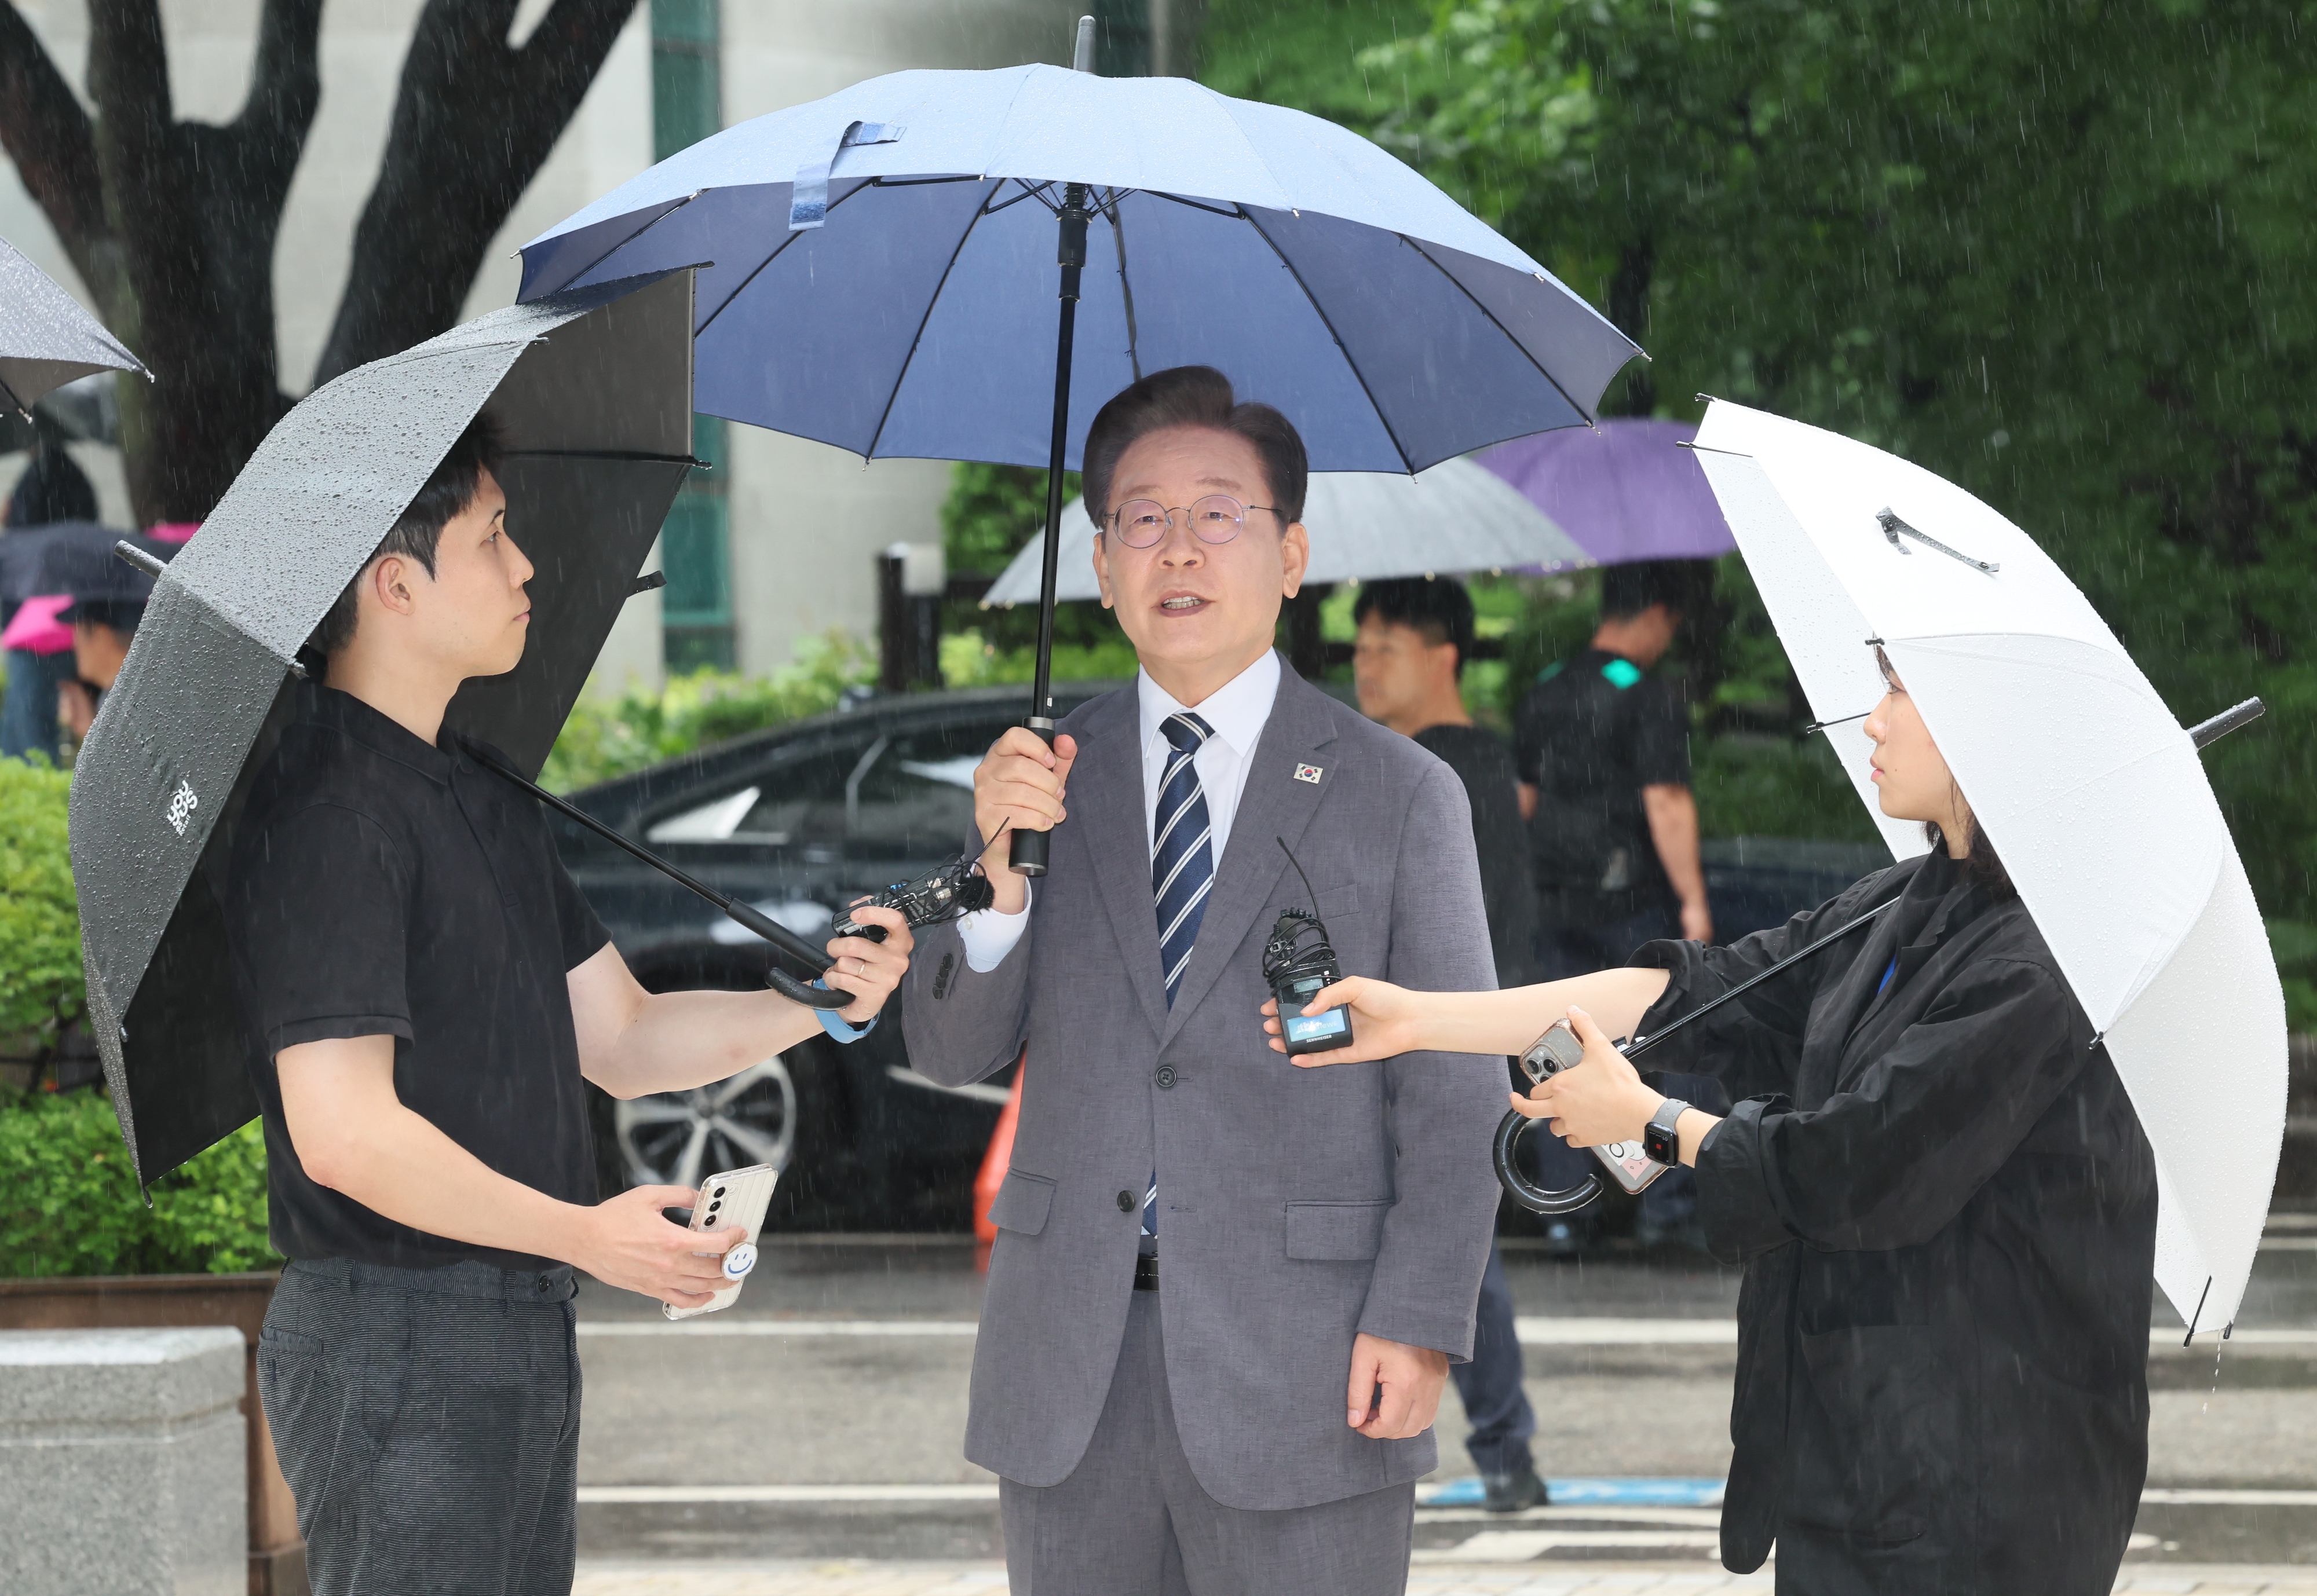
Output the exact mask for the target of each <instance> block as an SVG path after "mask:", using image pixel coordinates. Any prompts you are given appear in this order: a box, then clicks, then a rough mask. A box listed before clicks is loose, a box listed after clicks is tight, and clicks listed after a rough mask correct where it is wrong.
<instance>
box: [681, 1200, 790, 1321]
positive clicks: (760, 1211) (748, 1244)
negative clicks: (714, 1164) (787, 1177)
mask: <svg viewBox="0 0 2317 1596" xmlns="http://www.w3.org/2000/svg"><path fill="white" fill-rule="evenodd" d="M780 1178H781V1172H780V1171H778V1170H776V1169H774V1167H773V1166H772V1165H771V1164H750V1165H749V1166H748V1167H747V1169H736V1170H728V1171H727V1172H724V1173H723V1174H720V1175H711V1176H709V1177H708V1178H707V1179H706V1180H704V1181H701V1182H700V1200H699V1202H698V1204H697V1205H696V1206H695V1207H694V1208H693V1210H692V1228H693V1230H721V1229H723V1228H724V1227H725V1226H729V1225H739V1226H746V1227H747V1232H748V1235H747V1240H746V1241H743V1242H741V1243H740V1244H738V1246H735V1247H734V1248H733V1249H732V1250H731V1251H730V1252H729V1253H725V1254H723V1258H724V1278H725V1279H728V1280H729V1281H731V1282H732V1283H731V1284H730V1285H729V1286H726V1287H725V1288H722V1289H721V1290H720V1291H718V1292H716V1293H715V1294H714V1295H713V1296H711V1297H709V1299H708V1300H707V1301H706V1302H703V1303H702V1304H701V1305H700V1306H698V1307H693V1308H680V1307H677V1306H674V1305H673V1304H671V1303H665V1302H664V1303H662V1304H660V1305H659V1311H660V1312H661V1313H663V1314H666V1315H667V1316H668V1317H669V1318H671V1319H689V1318H692V1317H693V1316H695V1315H700V1314H712V1313H714V1312H715V1311H716V1310H717V1309H718V1308H728V1307H730V1306H732V1305H733V1304H734V1303H736V1302H738V1301H739V1300H740V1288H741V1286H742V1285H743V1284H745V1283H746V1282H747V1278H748V1271H750V1270H753V1269H754V1268H756V1232H757V1231H758V1230H759V1229H760V1228H762V1226H763V1225H764V1223H765V1208H768V1207H769V1206H771V1203H772V1200H773V1187H774V1185H775V1184H777V1183H778V1181H780ZM693 1256H694V1257H698V1258H713V1257H715V1256H716V1254H715V1253H694V1254H693ZM736 1271H737V1272H736Z"/></svg>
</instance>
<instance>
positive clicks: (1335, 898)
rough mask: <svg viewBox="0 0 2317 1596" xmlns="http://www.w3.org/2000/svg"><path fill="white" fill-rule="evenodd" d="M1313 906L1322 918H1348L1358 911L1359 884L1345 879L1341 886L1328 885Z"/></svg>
mask: <svg viewBox="0 0 2317 1596" xmlns="http://www.w3.org/2000/svg"><path fill="white" fill-rule="evenodd" d="M1315 906H1316V907H1317V908H1318V910H1319V913H1320V919H1322V920H1348V919H1350V918H1351V917H1352V916H1353V915H1355V914H1358V913H1359V912H1360V884H1359V883H1358V882H1356V881H1346V882H1345V883H1344V884H1343V885H1342V886H1341V887H1328V888H1327V889H1326V890H1325V891H1323V892H1322V893H1320V901H1319V903H1318V904H1317V905H1315Z"/></svg>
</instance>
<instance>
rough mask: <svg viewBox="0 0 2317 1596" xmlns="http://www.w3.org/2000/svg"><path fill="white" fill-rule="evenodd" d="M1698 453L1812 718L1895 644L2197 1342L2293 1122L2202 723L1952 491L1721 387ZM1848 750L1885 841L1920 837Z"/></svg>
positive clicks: (2069, 587) (2223, 1296)
mask: <svg viewBox="0 0 2317 1596" xmlns="http://www.w3.org/2000/svg"><path fill="white" fill-rule="evenodd" d="M1696 448H1697V455H1698V461H1699V463H1700V464H1701V465H1703V466H1704V468H1705V475H1706V477H1707V479H1708V480H1710V481H1711V482H1712V483H1713V491H1714V495H1715V496H1716V497H1718V498H1719V499H1720V500H1721V501H1722V511H1723V512H1724V513H1726V514H1727V515H1728V516H1729V518H1730V525H1731V529H1732V530H1733V531H1735V532H1736V534H1737V538H1738V547H1739V549H1740V552H1741V553H1742V554H1743V555H1744V556H1745V557H1746V565H1747V568H1748V569H1749V570H1750V571H1751V572H1752V573H1753V575H1754V580H1755V583H1756V584H1757V585H1758V587H1759V588H1760V590H1761V593H1762V599H1763V602H1764V603H1765V604H1766V605H1767V606H1768V609H1769V611H1770V618H1771V620H1773V621H1774V622H1776V626H1777V629H1778V636H1779V638H1780V640H1781V641H1782V642H1783V643H1785V648H1786V655H1787V657H1788V658H1790V659H1791V660H1792V661H1793V662H1794V672H1795V674H1796V675H1797V676H1798V677H1799V678H1800V679H1801V681H1802V684H1803V691H1805V692H1806V693H1807V694H1809V696H1810V701H1811V707H1812V710H1813V711H1814V712H1815V713H1816V714H1817V716H1818V717H1819V718H1820V719H1821V720H1829V721H1831V720H1836V719H1840V718H1855V717H1856V716H1858V715H1859V714H1860V713H1861V712H1862V711H1865V710H1866V709H1870V708H1872V707H1873V705H1874V701H1875V700H1876V699H1878V698H1879V697H1880V696H1881V695H1882V691H1883V683H1882V680H1881V677H1880V675H1879V674H1878V673H1877V671H1876V668H1875V664H1874V651H1873V650H1872V649H1871V648H1869V647H1867V646H1865V643H1866V640H1867V639H1869V638H1877V639H1880V640H1881V642H1882V644H1883V648H1884V649H1885V650H1886V651H1887V652H1888V653H1889V655H1890V656H1891V664H1892V666H1893V667H1894V668H1895V669H1896V670H1897V671H1898V673H1899V675H1900V677H1901V679H1902V680H1903V681H1905V682H1906V684H1907V691H1908V694H1909V696H1910V697H1911V698H1913V700H1915V704H1916V707H1917V709H1919V710H1920V711H1921V714H1922V717H1923V720H1924V723H1925V724H1926V725H1927V726H1928V727H1929V728H1930V732H1931V735H1932V736H1933V737H1934V738H1936V739H1937V742H1938V745H1939V750H1940V752H1941V753H1944V754H1945V755H1946V760H1947V762H1948V764H1949V765H1950V766H1951V767H1952V768H1953V769H1954V771H1955V778H1956V780H1957V781H1958V782H1959V783H1960V784H1961V786H1962V788H1963V789H1964V793H1965V794H1966V795H1967V796H1968V797H1969V798H1970V800H1971V807H1972V812H1973V816H1974V817H1975V818H1976V819H1977V821H1978V822H1979V824H1981V825H1983V826H1985V828H1986V830H1987V834H1988V838H1989V840H1990V842H1992V843H1994V844H1995V846H1996V849H1997V851H1999V853H2001V855H2002V856H2003V863H2004V868H2005V869H2007V870H2008V871H2009V872H2010V875H2011V878H2012V880H2013V881H2014V882H2015V883H2016V884H2017V887H2018V888H2019V896H2020V897H2021V899H2022V900H2023V901H2024V902H2025V903H2026V906H2027V910H2028V913H2029V914H2033V915H2034V916H2035V924H2036V926H2037V928H2038V929H2040V930H2041V931H2042V932H2043V933H2044V940H2045V941H2047V942H2049V943H2050V944H2051V948H2052V951H2053V955H2054V956H2055V957H2056V958H2058V960H2059V963H2060V967H2061V970H2062V973H2063V974H2064V975H2065V976H2067V980H2068V985H2070V987H2071V988H2072V989H2073V990H2074V992H2075V994H2076V999H2077V1001H2078V1002H2080V1003H2082V1004H2083V1006H2084V1011H2085V1012H2086V1013H2087V1014H2089V1016H2090V1018H2091V1022H2092V1024H2093V1025H2094V1026H2095V1027H2096V1028H2097V1029H2098V1030H2100V1031H2101V1032H2103V1033H2104V1034H2105V1036H2106V1039H2107V1049H2108V1054H2109V1057H2112V1058H2113V1059H2114V1060H2115V1061H2116V1071H2117V1074H2119V1075H2121V1076H2122V1078H2123V1080H2124V1083H2125V1089H2126V1090H2127V1091H2128V1092H2130V1093H2131V1094H2132V1101H2133V1103H2134V1106H2135V1107H2136V1108H2137V1109H2138V1110H2139V1111H2140V1117H2141V1121H2142V1123H2143V1125H2144V1126H2145V1127H2146V1128H2147V1131H2148V1139H2149V1141H2150V1142H2151V1144H2152V1145H2153V1146H2154V1148H2155V1152H2156V1179H2157V1190H2158V1194H2159V1203H2160V1208H2159V1217H2158V1220H2157V1230H2156V1279H2157V1283H2158V1284H2160V1286H2162V1287H2163V1288H2164V1293H2165V1295H2166V1296H2167V1297H2170V1298H2171V1299H2172V1304H2173V1306H2175V1307H2177V1308H2178V1310H2179V1311H2180V1315H2181V1317H2182V1319H2184V1320H2185V1321H2187V1324H2188V1326H2189V1330H2190V1333H2191V1334H2194V1333H2196V1330H2198V1329H2200V1328H2207V1329H2209V1328H2218V1327H2223V1326H2226V1325H2228V1324H2231V1323H2232V1321H2233V1320H2234V1318H2235V1317H2236V1312H2237V1305H2238V1303H2239V1301H2240V1300H2241V1298H2242V1297H2243V1295H2244V1288H2245V1281H2246V1279H2247V1278H2248V1277H2249V1276H2250V1273H2251V1272H2252V1262H2253V1254H2254V1253H2255V1251H2256V1250H2257V1249H2258V1247H2259V1240H2260V1232H2261V1226H2262V1223H2263V1221H2264V1219H2265V1217H2266V1216H2267V1214H2268V1199H2269V1192H2270V1189H2271V1187H2272V1186H2273V1184H2274V1183H2275V1181H2276V1176H2277V1149H2278V1146H2279V1145H2280V1144H2281V1142H2282V1140H2283V1137H2284V1132H2285V1096H2286V1050H2285V998H2284V994H2283V993H2282V991H2281V990H2280V989H2279V987H2278V985H2277V967H2276V966H2275V964H2274V963H2273V962H2272V960H2271V958H2270V954H2269V948H2268V936H2267V934H2266V933H2265V932H2264V931H2263V930H2262V927H2261V922H2260V912H2259V909H2258V907H2256V906H2255V905H2254V902H2253V896H2252V887H2251V886H2250V883H2249V882H2248V881H2247V880H2246V879H2245V872H2244V866H2243V865H2242V864H2241V862H2240V861H2239V860H2238V859H2237V851H2236V846H2235V844H2234V843H2232V841H2231V840H2230V837H2229V831H2228V826H2227V825H2226V823H2225V822H2223V819H2222V818H2221V810H2220V806H2219V804H2218V803H2216V802H2215V801H2214V798H2213V789H2212V787H2211V785H2210V784H2209V783H2208V782H2207V781H2206V780H2205V771H2204V767H2203V766H2202V764H2201V763H2200V762H2198V759H2197V755H2196V747H2195V745H2194V744H2193V742H2192V741H2191V739H2190V737H2189V735H2188V734H2187V732H2186V731H2184V730H2183V729H2182V728H2181V726H2180V723H2179V722H2178V720H2177V719H2176V718H2174V717H2173V715H2172V713H2171V712H2170V711H2169V709H2166V708H2165V706H2164V701H2163V700H2161V699H2160V698H2159V697H2158V696H2157V694H2156V690H2155V689H2154V688H2153V687H2151V686H2150V685H2149V682H2148V679H2147V677H2145V676H2143V674H2142V673H2141V672H2140V668H2139V667H2138V666H2137V665H2135V664H2133V662H2132V658H2131V656H2130V655H2127V654H2126V653H2125V651H2124V647H2123V646H2122V645H2121V644H2119V643H2118V642H2117V641H2116V636H2115V634H2114V633H2112V632H2110V631H2109V630H2108V629H2107V625H2106V623H2105V622H2103V621H2102V620H2100V618H2099V616H2098V614H2097V613H2096V612H2095V611H2093V609H2092V607H2091V605H2090V603H2089V602H2088V601H2087V600H2086V599H2085V598H2084V595H2083V594H2082V593H2080V592H2078V591H2077V589H2076V586H2075V584H2073V583H2071V582H2070V581H2069V580H2068V578H2067V576H2066V575H2064V574H2063V573H2062V571H2061V570H2060V568H2059V566H2056V565H2054V564H2053V562H2052V560H2051V558H2050V557H2049V556H2047V555H2045V554H2044V551H2043V550H2042V549H2041V548H2037V547H2036V545H2035V541H2034V540H2033V539H2030V538H2029V537H2028V536H2027V534H2026V533H2025V532H2023V531H2020V530H2019V529H2018V528H2017V527H2016V526H2014V525H2012V524H2011V522H2008V521H2006V520H2005V519H2004V518H2003V517H2002V516H2000V515H1999V514H1997V513H1995V512H1994V511H1992V510H1990V509H1989V508H1988V507H1987V506H1986V505H1985V504H1981V503H1980V502H1979V501H1978V500H1977V499H1975V498H1973V497H1972V496H1971V495H1969V494H1967V493H1964V491H1963V490H1962V489H1961V488H1958V487H1956V486H1955V485H1954V484H1952V483H1949V482H1946V481H1945V480H1943V479H1941V478H1940V477H1935V476H1933V475H1932V474H1931V473H1930V472H1928V471H1926V470H1924V469H1923V468H1920V467H1919V466H1913V465H1910V464H1908V463H1907V462H1906V461H1905V460H1902V459H1897V458H1895V457H1893V456H1892V455H1888V454H1885V453H1883V451H1882V450H1878V449H1870V448H1868V447H1867V446H1866V445H1865V444H1863V443H1856V442H1853V441H1851V440H1849V439H1847V438H1842V437H1838V436H1837V435H1835V434H1834V433H1831V432H1820V431H1819V430H1818V429H1817V428H1815V427H1806V426H1803V425H1801V424H1797V423H1794V422H1790V421H1783V420H1780V419H1779V418H1777V417H1776V416H1771V415H1763V414H1761V413H1760V412H1759V411H1754V410H1748V409H1746V408H1744V407H1742V406H1737V405H1731V404H1726V403H1723V402H1722V401H1720V400H1716V401H1715V402H1714V403H1713V406H1711V407H1710V408H1709V409H1708V410H1707V411H1706V415H1705V421H1704V424H1703V425H1702V426H1701V427H1699V429H1698V433H1697V444H1696ZM2214 708H2215V709H2218V708H2220V706H2218V705H2215V706H2214ZM1838 752H1840V753H1844V754H1845V755H1846V757H1845V758H1844V759H1843V765H1844V768H1845V769H1846V770H1847V771H1849V773H1850V778H1851V780H1852V781H1853V782H1854V783H1856V786H1857V788H1858V793H1859V797H1860V798H1861V799H1862V800H1864V801H1865V804H1866V807H1867V810H1868V812H1869V813H1870V814H1873V815H1874V816H1875V820H1876V823H1877V824H1878V825H1881V826H1882V828H1883V836H1884V837H1885V839H1887V840H1888V841H1889V843H1890V844H1891V848H1892V852H1893V853H1895V854H1898V855H1900V856H1901V857H1903V856H1905V855H1908V854H1911V853H1920V852H1922V851H1924V848H1925V844H1924V843H1923V840H1922V834H1921V831H1920V828H1919V827H1918V826H1915V825H1902V824H1901V823H1899V822H1896V821H1892V820H1889V819H1886V818H1884V817H1883V815H1882V813H1881V811H1880V810H1879V809H1877V808H1876V807H1875V802H1874V789H1873V788H1872V786H1871V785H1870V784H1869V783H1868V781H1867V780H1866V768H1865V761H1864V760H1863V759H1861V758H1859V757H1857V755H1858V754H1859V753H1861V752H1862V751H1861V750H1859V749H1857V748H1856V747H1852V748H1839V747H1838Z"/></svg>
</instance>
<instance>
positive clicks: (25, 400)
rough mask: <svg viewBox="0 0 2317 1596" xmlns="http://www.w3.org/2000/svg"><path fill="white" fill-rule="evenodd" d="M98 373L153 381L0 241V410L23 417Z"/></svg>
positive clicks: (36, 270) (48, 280)
mask: <svg viewBox="0 0 2317 1596" xmlns="http://www.w3.org/2000/svg"><path fill="white" fill-rule="evenodd" d="M98 371H138V372H142V373H143V374H144V375H145V376H147V377H148V378H149V377H151V376H152V375H153V374H152V373H151V372H150V371H147V370H145V362H144V361H140V360H139V359H138V358H137V357H136V356H135V355H133V354H130V352H129V351H128V350H127V349H125V348H123V347H122V346H121V340H120V339H118V338H115V337H114V336H113V335H112V334H110V333H108V332H106V331H105V330H104V327H103V324H102V323H100V322H99V321H98V320H97V319H96V317H93V316H91V315H90V314H89V313H88V312H87V311H85V310H83V309H82V308H80V301H79V300H77V299H74V298H73V297H72V296H71V295H70V294H68V293H67V292H65V290H63V289H61V288H58V286H57V284H56V281H55V280H53V279H52V278H50V277H49V274H48V273H47V272H43V271H41V270H40V268H39V267H38V266H35V265H34V264H32V263H31V262H30V261H28V260H26V259H25V258H24V257H23V256H22V255H21V254H18V253H17V252H16V249H15V246H14V245H11V244H10V243H9V242H8V241H7V240H6V239H4V238H0V405H4V406H7V407H8V408H9V409H11V410H15V411H22V412H27V413H29V412H30V411H31V408H32V405H33V402H34V401H35V400H37V399H38V398H40V396H41V395H42V394H45V393H47V392H48V391H49V389H50V388H61V387H63V386H64V385H65V384H66V383H67V382H70V381H72V380H73V379H76V378H80V377H87V376H91V375H93V374H94V373H95V372H98Z"/></svg>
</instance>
